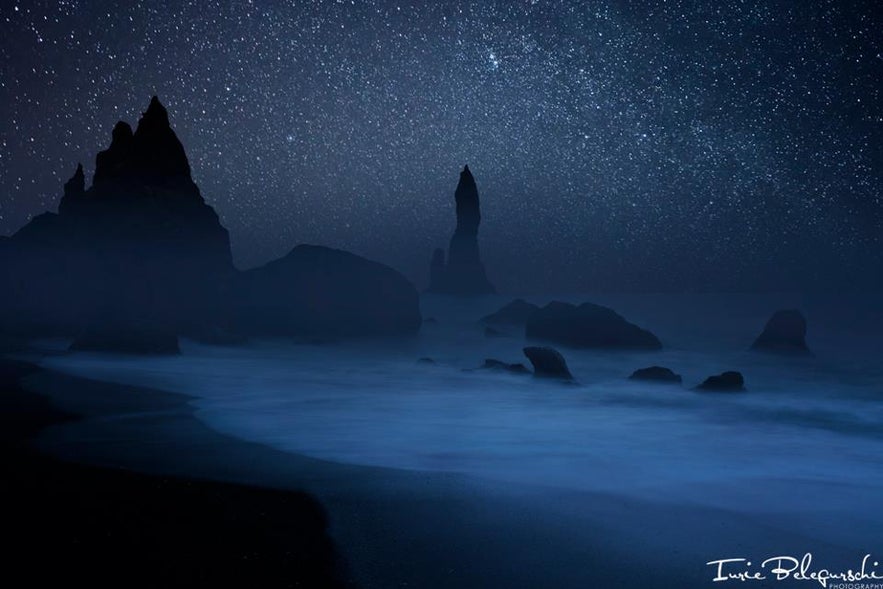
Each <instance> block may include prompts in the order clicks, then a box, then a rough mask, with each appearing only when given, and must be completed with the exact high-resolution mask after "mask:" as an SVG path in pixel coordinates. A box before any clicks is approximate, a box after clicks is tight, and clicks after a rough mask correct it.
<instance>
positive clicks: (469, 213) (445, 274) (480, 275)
mask: <svg viewBox="0 0 883 589" xmlns="http://www.w3.org/2000/svg"><path fill="white" fill-rule="evenodd" d="M454 199H455V201H456V203H457V228H456V229H455V230H454V235H453V236H452V237H451V243H450V245H449V247H448V259H447V262H446V261H445V254H444V250H442V249H441V248H439V249H436V250H435V251H434V252H433V254H432V262H431V263H430V281H429V288H428V289H427V290H428V291H429V292H436V293H444V294H455V295H481V294H492V293H493V292H494V287H493V286H492V285H491V283H490V282H489V281H488V279H487V276H486V274H485V271H484V264H482V262H481V255H480V254H479V251H478V226H479V225H480V224H481V210H480V206H479V200H478V188H477V187H476V185H475V178H474V177H473V176H472V172H470V171H469V166H465V167H464V168H463V171H462V172H461V173H460V182H459V184H457V190H456V192H455V193H454Z"/></svg>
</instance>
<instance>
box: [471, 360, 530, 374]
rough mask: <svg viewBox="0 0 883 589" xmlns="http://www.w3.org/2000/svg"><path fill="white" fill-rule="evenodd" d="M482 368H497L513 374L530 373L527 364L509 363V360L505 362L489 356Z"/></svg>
mask: <svg viewBox="0 0 883 589" xmlns="http://www.w3.org/2000/svg"><path fill="white" fill-rule="evenodd" d="M481 369H482V370H497V371H500V372H510V373H512V374H530V370H528V369H527V366H525V365H524V364H521V363H517V364H509V363H508V362H503V361H502V360H495V359H493V358H488V359H486V360H485V361H484V364H483V365H482V366H481Z"/></svg>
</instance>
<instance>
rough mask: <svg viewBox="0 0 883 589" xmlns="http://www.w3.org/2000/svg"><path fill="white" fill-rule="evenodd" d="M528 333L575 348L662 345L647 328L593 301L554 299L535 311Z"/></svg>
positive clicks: (529, 336)
mask: <svg viewBox="0 0 883 589" xmlns="http://www.w3.org/2000/svg"><path fill="white" fill-rule="evenodd" d="M525 335H526V336H527V337H528V338H530V339H539V340H546V341H551V342H555V343H559V344H562V345H565V346H570V347H573V348H602V349H640V350H658V349H660V348H661V347H662V343H661V342H660V341H659V339H658V338H657V337H656V336H655V335H653V334H652V333H650V332H649V331H647V330H646V329H642V328H640V327H638V326H637V325H634V324H632V323H629V322H628V321H626V320H625V319H624V318H623V317H622V316H621V315H619V314H618V313H616V312H615V311H614V310H613V309H608V308H607V307H602V306H601V305H595V304H592V303H583V304H582V305H579V306H576V305H571V304H570V303H562V302H558V301H554V302H551V303H549V304H548V305H546V306H545V307H543V308H541V309H539V310H537V311H536V312H534V313H533V314H531V316H530V318H529V319H528V321H527V324H526V326H525Z"/></svg>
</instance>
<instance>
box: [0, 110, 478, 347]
mask: <svg viewBox="0 0 883 589" xmlns="http://www.w3.org/2000/svg"><path fill="white" fill-rule="evenodd" d="M469 206H471V205H469ZM476 206H477V203H476ZM470 218H474V217H470ZM475 223H476V225H477V221H476V222H475ZM0 320H2V323H0V325H2V331H5V332H9V333H20V334H24V335H35V334H58V335H72V336H75V340H74V343H73V345H72V347H73V348H74V349H101V350H110V351H120V352H137V353H144V352H151V353H173V352H175V351H177V349H178V343H177V336H178V335H190V336H194V337H197V338H199V339H202V340H205V339H207V338H208V339H212V340H215V341H216V340H217V339H218V337H217V334H218V333H221V334H223V339H224V340H225V341H241V338H240V337H239V334H256V335H259V334H269V333H275V334H286V335H288V334H290V335H320V336H339V335H376V334H407V333H414V332H416V331H417V330H418V329H419V327H420V324H421V318H420V310H419V297H418V294H417V291H416V289H415V288H414V287H413V285H411V284H410V283H409V282H408V281H407V280H406V279H405V278H404V277H403V276H402V275H401V274H399V273H398V272H396V271H395V270H393V269H391V268H389V267H387V266H384V265H382V264H379V263H376V262H371V261H369V260H365V259H364V258H360V257H358V256H355V255H353V254H349V253H347V252H342V251H338V250H331V249H328V248H317V247H310V246H300V247H297V248H295V249H294V250H293V251H292V252H291V253H290V254H289V255H288V256H285V257H284V258H282V259H280V260H277V261H275V262H271V263H270V264H268V265H266V266H264V267H263V268H260V269H257V270H252V271H249V272H244V273H241V272H238V271H236V269H235V268H234V267H233V263H232V259H231V254H230V241H229V238H228V235H227V230H226V229H224V227H223V226H221V223H220V221H219V219H218V216H217V214H216V213H215V211H214V209H212V207H210V206H208V205H207V204H206V203H205V201H204V200H203V198H202V195H201V194H200V192H199V188H198V187H197V186H196V184H195V183H194V182H193V179H192V177H191V174H190V164H189V162H188V161H187V155H186V154H185V152H184V147H183V146H182V145H181V142H180V141H179V140H178V137H177V136H176V135H175V132H174V131H173V130H172V128H171V126H170V124H169V115H168V112H167V111H166V109H165V107H164V106H163V105H162V104H161V103H160V101H159V100H158V99H157V98H156V97H154V98H153V99H152V100H151V101H150V105H149V106H148V108H147V111H145V112H144V113H143V115H142V117H141V119H140V120H139V121H138V126H137V128H136V129H135V131H134V132H132V128H131V127H130V126H129V125H128V124H127V123H124V122H119V123H117V124H116V126H115V127H114V129H113V133H112V139H111V143H110V146H109V147H108V148H107V149H106V150H104V151H102V152H100V153H99V154H98V156H97V158H96V165H95V174H94V176H93V179H92V186H91V187H90V188H89V189H86V179H85V175H84V172H83V167H82V165H80V166H77V169H76V172H74V175H73V176H72V177H71V179H70V180H69V181H68V182H67V183H66V184H65V185H64V194H63V196H62V198H61V202H60V204H59V207H58V214H54V213H44V214H42V215H39V216H38V217H36V218H34V219H33V220H32V221H31V222H30V223H28V224H27V225H26V226H25V227H23V228H22V229H21V230H19V231H18V232H17V233H16V234H15V235H14V236H12V237H11V238H8V239H2V240H0ZM234 323H235V326H234Z"/></svg>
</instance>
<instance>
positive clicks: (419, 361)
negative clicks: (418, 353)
mask: <svg viewBox="0 0 883 589" xmlns="http://www.w3.org/2000/svg"><path fill="white" fill-rule="evenodd" d="M417 364H430V365H435V360H433V359H432V358H429V357H428V356H424V357H423V358H418V359H417Z"/></svg>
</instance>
